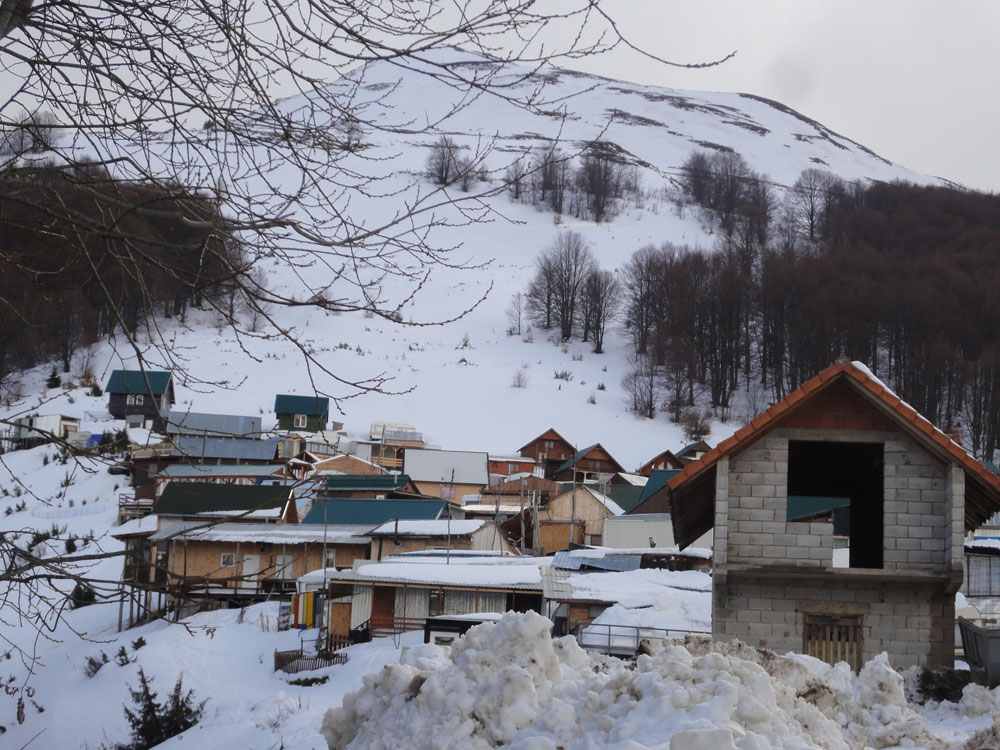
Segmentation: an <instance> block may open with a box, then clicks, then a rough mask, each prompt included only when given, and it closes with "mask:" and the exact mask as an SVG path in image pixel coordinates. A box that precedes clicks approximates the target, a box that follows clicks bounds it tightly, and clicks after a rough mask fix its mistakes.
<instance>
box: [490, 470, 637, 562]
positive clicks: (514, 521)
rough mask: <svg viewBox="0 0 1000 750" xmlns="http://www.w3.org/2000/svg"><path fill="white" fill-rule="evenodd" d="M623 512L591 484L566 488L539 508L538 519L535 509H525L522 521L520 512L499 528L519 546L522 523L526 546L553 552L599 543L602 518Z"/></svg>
mask: <svg viewBox="0 0 1000 750" xmlns="http://www.w3.org/2000/svg"><path fill="white" fill-rule="evenodd" d="M624 512H625V511H624V510H623V509H622V508H621V507H620V506H619V505H618V504H617V503H615V501H614V500H612V499H611V498H610V497H609V496H607V495H604V494H602V493H600V492H598V491H597V490H596V489H594V488H593V487H588V486H576V487H569V488H568V489H567V490H566V491H564V492H562V493H560V494H559V495H556V497H554V498H553V499H552V500H550V501H549V503H548V505H546V506H545V507H543V508H539V509H538V510H537V522H536V519H535V513H536V510H535V509H534V508H526V509H525V511H524V515H525V522H524V523H523V524H522V521H521V517H520V514H519V515H518V516H515V517H514V518H511V519H510V520H508V521H506V522H505V523H504V524H503V526H502V527H501V528H502V530H503V531H504V533H505V535H506V536H507V538H508V539H510V540H511V543H512V544H514V545H515V546H520V545H521V543H522V540H521V537H520V530H521V528H522V526H523V528H524V530H525V534H526V538H525V539H524V540H523V543H524V546H525V547H526V548H528V549H532V550H535V552H536V553H537V554H552V553H553V552H558V551H559V550H564V549H568V548H569V547H570V545H573V544H601V542H602V539H603V534H604V519H605V518H608V517H609V516H620V515H622V514H623V513H624ZM536 529H537V532H536Z"/></svg>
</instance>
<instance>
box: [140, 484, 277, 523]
mask: <svg viewBox="0 0 1000 750" xmlns="http://www.w3.org/2000/svg"><path fill="white" fill-rule="evenodd" d="M291 497H292V488H291V487H280V486H278V487H275V486H267V485H265V486H258V485H245V484H210V483H207V482H170V483H169V484H167V486H166V487H164V489H163V494H161V495H160V497H159V499H158V500H157V501H156V503H155V504H154V505H153V512H154V513H156V514H157V515H160V516H165V515H170V516H188V515H193V514H195V513H219V512H223V513H240V512H244V511H258V510H279V509H282V508H284V507H285V504H286V503H288V501H289V499H290V498H291Z"/></svg>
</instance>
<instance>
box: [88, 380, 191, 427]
mask: <svg viewBox="0 0 1000 750" xmlns="http://www.w3.org/2000/svg"><path fill="white" fill-rule="evenodd" d="M104 392H105V393H106V394H107V396H108V413H109V414H110V415H111V416H112V417H113V418H115V419H124V420H126V421H130V422H131V421H136V422H138V423H139V424H143V425H149V426H150V427H151V429H153V430H154V431H156V432H163V431H164V429H165V428H166V424H167V416H168V415H169V414H170V406H171V405H172V404H173V403H174V380H173V376H172V375H171V374H170V373H169V372H163V371H160V370H114V371H113V372H112V373H111V377H110V378H108V383H107V385H105V386H104Z"/></svg>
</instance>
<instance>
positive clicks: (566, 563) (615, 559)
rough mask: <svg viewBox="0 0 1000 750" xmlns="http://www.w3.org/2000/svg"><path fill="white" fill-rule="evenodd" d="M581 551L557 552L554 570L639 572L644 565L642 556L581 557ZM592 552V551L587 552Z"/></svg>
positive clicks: (554, 559)
mask: <svg viewBox="0 0 1000 750" xmlns="http://www.w3.org/2000/svg"><path fill="white" fill-rule="evenodd" d="M578 552H580V550H562V551H561V552H556V554H555V556H554V557H553V559H552V567H553V568H561V569H563V570H580V569H581V568H595V569H597V570H615V571H619V572H620V571H626V570H638V569H639V566H640V565H641V564H642V556H641V555H617V554H613V553H612V554H603V555H600V556H591V555H580V554H574V553H578ZM585 552H591V550H585Z"/></svg>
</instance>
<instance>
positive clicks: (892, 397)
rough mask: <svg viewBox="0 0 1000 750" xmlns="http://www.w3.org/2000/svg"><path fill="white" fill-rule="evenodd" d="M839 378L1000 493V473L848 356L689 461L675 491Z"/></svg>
mask: <svg viewBox="0 0 1000 750" xmlns="http://www.w3.org/2000/svg"><path fill="white" fill-rule="evenodd" d="M838 380H839V381H843V382H846V383H849V384H850V385H852V386H853V387H855V388H856V389H859V390H862V391H863V392H866V393H867V394H868V395H869V396H870V399H869V400H871V401H874V403H875V404H876V405H877V406H879V407H881V408H882V410H883V411H884V412H886V413H887V414H888V416H889V417H890V418H892V419H893V420H894V421H896V422H898V423H900V424H901V425H902V426H903V427H904V428H906V429H908V431H909V432H911V433H916V434H917V435H919V436H920V437H921V439H922V442H923V443H925V444H930V445H933V447H935V448H936V449H937V450H938V451H940V452H943V453H946V454H948V456H950V457H951V458H952V459H953V460H955V461H956V462H957V463H959V464H960V465H961V466H962V467H963V468H964V469H965V470H966V471H967V472H969V473H971V474H973V475H974V476H976V477H977V478H978V479H980V480H982V481H983V482H984V483H985V484H986V485H987V486H989V487H991V488H992V489H994V490H995V491H997V492H1000V476H997V475H996V474H993V473H992V472H991V471H989V469H987V468H986V467H985V466H983V465H982V464H981V463H980V462H979V461H977V460H976V459H975V458H974V457H973V456H971V455H970V454H969V453H968V451H966V450H965V449H964V448H962V446H960V445H958V444H957V443H956V442H955V441H954V440H952V439H951V438H950V437H949V436H948V435H946V434H945V433H944V432H942V431H941V430H939V429H938V428H937V427H935V426H934V425H933V424H931V423H930V422H929V421H928V420H927V419H926V418H925V417H923V416H921V415H920V414H918V413H917V410H916V409H914V408H913V407H912V406H910V405H909V404H907V403H906V402H905V401H903V400H901V399H900V398H899V396H897V395H896V394H895V393H893V392H892V391H890V390H889V389H888V388H886V387H885V385H884V384H883V383H882V382H881V381H880V380H878V379H877V378H875V377H873V376H872V375H871V374H870V373H869V372H868V371H867V369H866V368H865V369H863V368H861V367H858V366H856V365H854V364H853V363H852V362H849V361H847V360H846V359H843V360H838V361H837V362H836V363H835V364H832V365H830V366H829V367H827V368H826V369H824V370H822V371H821V372H820V373H819V374H818V375H816V376H815V377H813V378H811V379H810V380H808V381H806V382H805V383H803V384H802V386H801V387H800V388H799V389H798V390H795V391H792V392H791V393H790V394H788V396H786V397H785V398H784V400H782V401H779V402H778V403H776V404H775V405H774V406H772V407H771V408H769V409H768V410H767V411H765V412H764V413H763V414H761V415H759V416H757V417H755V418H754V419H752V420H751V421H750V423H749V424H748V425H745V426H744V427H741V428H740V429H738V430H737V431H736V432H735V434H733V435H732V436H731V437H729V438H727V439H725V440H723V441H722V442H721V443H719V444H718V445H717V446H716V447H715V448H713V449H712V450H710V451H708V452H707V453H705V454H704V455H703V456H702V457H701V458H699V459H698V460H697V461H692V462H691V463H689V464H688V465H687V466H685V467H684V468H683V469H682V470H681V471H680V473H678V474H676V475H675V476H673V477H672V478H671V479H670V481H669V482H668V483H667V487H669V488H670V489H671V490H674V489H677V488H678V487H679V486H680V485H682V484H684V483H685V482H687V481H689V480H690V479H692V478H693V477H696V476H698V475H699V474H701V473H703V472H704V471H706V470H708V469H709V468H711V467H712V466H714V465H715V463H716V461H718V460H719V459H720V458H721V457H722V456H728V455H731V454H733V453H737V452H739V451H740V450H741V449H742V448H743V447H745V446H747V445H749V444H750V443H752V442H754V441H756V440H758V439H759V438H760V437H761V436H762V435H763V434H764V433H766V432H768V431H770V430H771V429H773V428H774V427H776V426H777V425H778V423H779V422H780V421H782V420H783V419H784V418H786V417H788V415H789V414H791V413H793V412H795V411H798V410H799V409H800V408H801V407H802V405H803V404H804V403H806V402H807V401H809V400H811V399H812V398H813V397H814V396H815V395H816V394H817V393H819V392H820V391H822V390H824V389H826V388H827V387H828V386H829V385H830V384H831V383H834V382H836V381H838Z"/></svg>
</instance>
